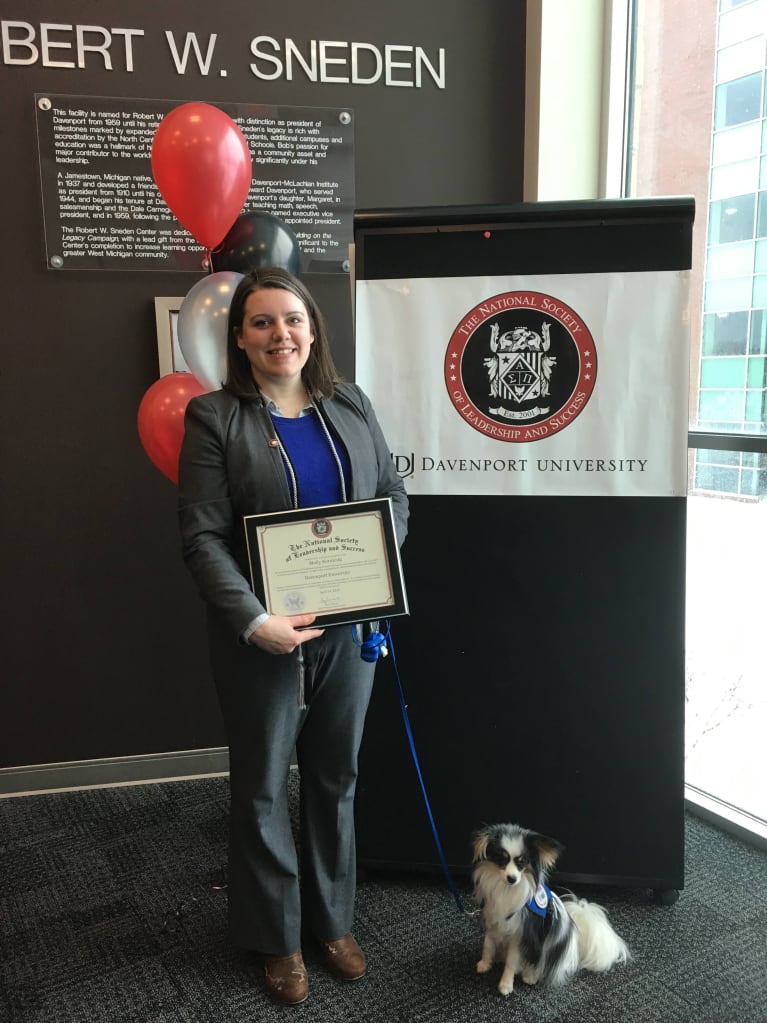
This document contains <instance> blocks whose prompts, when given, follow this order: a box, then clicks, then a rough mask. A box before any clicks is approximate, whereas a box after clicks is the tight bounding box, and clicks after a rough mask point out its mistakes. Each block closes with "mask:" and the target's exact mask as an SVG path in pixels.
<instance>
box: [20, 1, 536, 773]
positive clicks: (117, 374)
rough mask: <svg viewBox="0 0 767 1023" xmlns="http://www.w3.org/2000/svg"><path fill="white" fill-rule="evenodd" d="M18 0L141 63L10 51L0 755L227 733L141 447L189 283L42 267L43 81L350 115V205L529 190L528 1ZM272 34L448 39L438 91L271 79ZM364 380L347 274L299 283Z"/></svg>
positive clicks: (54, 756) (143, 746)
mask: <svg viewBox="0 0 767 1023" xmlns="http://www.w3.org/2000/svg"><path fill="white" fill-rule="evenodd" d="M372 8H373V5H368V4H361V3H359V2H355V0H329V2H326V3H324V4H312V3H305V2H300V3H294V4H285V3H283V2H280V3H277V2H270V0H266V2H262V3H260V4H258V5H247V4H241V3H237V2H235V0H220V2H218V3H215V4H197V5H192V4H189V3H186V2H184V3H181V2H178V0H166V2H164V3H162V4H157V3H150V2H147V0H136V2H135V3H133V4H131V5H129V6H128V7H126V6H125V5H124V4H118V3H117V2H115V0H99V2H83V0H78V2H77V3H75V2H74V0H57V2H56V3H55V4H54V3H53V2H48V3H41V2H29V0H25V2H23V3H22V2H21V0H14V2H12V3H10V4H6V5H4V9H3V12H2V18H3V19H4V20H7V21H24V22H29V23H31V24H33V25H34V26H38V25H39V24H40V23H41V22H54V23H56V24H80V25H87V24H90V25H101V26H104V27H106V28H110V27H112V26H119V27H122V28H141V29H144V30H145V33H146V34H145V36H144V38H143V39H142V40H140V43H137V44H136V63H135V70H134V71H133V72H132V73H130V72H128V71H126V70H125V68H124V63H123V62H121V61H118V60H116V61H115V64H114V70H112V71H107V70H105V69H104V68H103V67H101V68H99V64H98V62H97V61H96V60H94V61H93V62H92V63H89V64H88V66H87V67H86V68H84V69H60V68H44V67H42V66H40V65H39V64H36V65H32V66H28V67H24V66H10V65H7V64H5V63H3V64H2V65H0V94H1V95H2V96H3V113H2V116H1V117H0V153H1V154H2V156H0V182H1V187H2V204H3V245H2V248H1V250H0V266H1V267H2V284H1V285H0V287H2V305H0V308H1V309H2V315H3V330H2V341H0V345H2V360H1V361H0V465H2V504H1V506H0V550H1V551H2V582H3V590H4V598H5V599H4V601H3V611H2V614H1V615H0V665H1V666H2V667H1V668H0V670H1V671H2V685H1V686H0V767H5V766H17V765H24V764H36V763H51V762H55V761H67V760H79V759H90V758H100V757H108V756H125V755H132V754H142V753H152V752H164V751H172V750H181V749H199V748H205V747H211V746H220V745H223V744H224V741H225V740H224V735H223V732H222V728H221V725H220V722H219V719H218V712H217V709H216V705H215V699H214V696H213V692H212V687H211V685H210V683H209V680H208V675H207V654H206V648H205V642H204V634H203V614H202V607H201V604H200V602H199V600H198V598H197V596H196V593H195V592H194V590H193V587H192V584H191V582H190V580H189V578H188V577H187V575H186V572H185V569H184V568H183V565H182V563H181V560H180V557H179V545H178V539H177V535H176V522H175V488H174V487H173V485H172V484H171V483H170V482H169V481H168V480H166V479H165V477H164V476H162V475H161V474H160V473H159V472H158V471H157V470H156V469H155V468H154V467H153V466H152V464H151V463H150V462H149V460H148V458H147V456H146V455H145V453H144V451H143V449H142V448H141V445H140V443H139V439H138V435H137V431H136V413H137V409H138V405H139V402H140V400H141V398H142V396H143V394H144V393H145V391H146V390H147V388H148V387H149V386H150V385H151V383H152V382H153V381H154V380H155V379H156V377H157V373H158V368H157V346H156V335H155V326H154V309H153V297H154V296H155V295H183V294H186V292H187V291H188V290H189V289H190V288H191V287H192V285H193V284H194V283H195V282H196V280H198V279H199V277H198V276H197V275H195V274H190V273H170V272H151V271H149V272H130V271H54V270H48V269H46V260H45V249H44V237H43V223H42V214H41V201H40V185H39V174H38V163H37V148H36V147H37V139H36V131H35V117H34V105H33V94H34V93H35V92H43V91H48V92H51V93H54V94H57V95H63V94H73V95H84V96H94V97H99V96H118V97H146V98H152V99H170V100H178V101H179V103H181V102H186V101H189V100H203V101H208V102H214V103H215V102H216V101H220V102H225V101H228V102H252V103H266V104H278V105H285V106H290V105H313V106H323V107H342V106H348V107H350V108H352V109H353V110H354V112H355V123H356V132H355V153H356V199H357V206H358V207H361V208H366V207H386V206H420V205H446V204H451V203H458V204H467V203H501V202H512V201H519V200H520V199H521V198H522V139H523V109H524V35H525V25H524V9H525V4H524V2H523V0H484V2H483V3H482V4H477V3H476V2H475V0H449V2H445V0H420V2H419V3H413V2H412V0H388V2H387V3H384V4H380V5H378V6H377V8H375V9H372ZM165 29H172V30H174V31H175V32H177V33H184V32H186V31H196V32H197V33H198V34H207V33H209V32H217V33H218V34H219V42H218V48H219V49H218V52H220V53H221V54H222V56H224V57H225V58H226V59H225V64H226V66H227V68H228V76H227V77H226V78H220V77H214V76H209V77H207V78H204V77H202V76H200V74H199V73H197V72H194V71H187V73H186V74H185V75H184V76H179V75H178V74H177V73H176V71H175V68H174V66H173V63H172V61H171V59H170V56H169V53H168V51H167V47H166V44H165V41H164V35H163V33H164V30H165ZM258 34H268V35H272V36H275V37H277V38H280V39H282V38H284V37H285V36H290V37H292V38H294V39H295V40H296V41H297V42H298V43H299V44H301V43H303V42H306V41H307V40H310V39H330V40H346V41H364V42H370V43H373V44H375V45H377V46H381V47H382V46H383V44H384V43H395V44H403V43H404V44H418V45H422V46H423V47H424V48H425V49H426V50H427V52H430V53H431V52H434V51H436V49H437V48H438V47H440V46H442V47H444V48H445V50H446V54H447V57H446V60H447V87H446V88H445V89H444V90H439V89H437V88H435V87H434V86H433V85H431V86H430V85H429V84H428V83H427V84H426V85H425V87H424V88H422V89H412V88H392V87H389V88H387V87H385V86H384V85H381V84H377V85H374V86H368V87H365V86H356V87H355V86H350V85H332V84H324V85H323V84H313V83H309V82H307V81H306V80H296V81H294V82H286V81H284V80H278V81H275V82H262V81H259V80H258V79H256V78H254V77H253V76H252V74H251V73H250V71H249V68H248V65H249V62H250V54H249V50H248V45H249V41H250V39H251V38H252V37H253V36H255V35H258ZM307 282H308V284H309V286H310V287H311V288H312V289H313V290H314V291H315V293H316V294H317V296H318V298H319V299H320V302H321V303H322V304H323V305H324V307H325V308H326V311H327V312H328V313H329V316H330V319H331V322H332V324H333V327H334V331H335V335H336V339H337V345H338V353H339V363H340V366H341V368H342V370H343V371H344V372H345V373H347V374H349V375H351V374H352V373H353V350H352V340H351V326H350V323H351V320H350V314H349V286H348V280H347V279H346V278H345V277H343V278H342V277H340V276H330V275H324V276H320V275H313V276H312V277H311V278H308V279H307Z"/></svg>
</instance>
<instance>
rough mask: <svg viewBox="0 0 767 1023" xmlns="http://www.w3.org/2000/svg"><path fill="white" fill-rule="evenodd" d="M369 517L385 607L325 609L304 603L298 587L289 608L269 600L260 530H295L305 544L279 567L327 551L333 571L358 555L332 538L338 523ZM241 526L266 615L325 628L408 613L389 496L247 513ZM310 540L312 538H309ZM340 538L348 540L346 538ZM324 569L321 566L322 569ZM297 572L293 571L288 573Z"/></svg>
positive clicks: (349, 544)
mask: <svg viewBox="0 0 767 1023" xmlns="http://www.w3.org/2000/svg"><path fill="white" fill-rule="evenodd" d="M370 514H374V515H378V516H379V522H380V527H381V547H380V549H379V550H377V551H376V552H375V555H376V556H380V557H381V558H382V559H383V562H384V567H385V571H386V574H387V581H388V588H389V599H387V600H386V601H384V602H383V603H369V604H367V603H364V602H363V603H360V604H348V603H347V604H343V603H342V604H339V605H338V606H331V607H329V608H328V610H327V611H323V610H322V608H321V607H319V606H316V605H315V604H314V603H312V602H311V601H309V602H308V603H306V602H305V601H304V599H303V594H302V592H301V590H300V589H296V601H295V604H294V606H293V607H287V608H285V607H281V608H280V607H277V605H276V603H275V601H274V600H273V599H272V596H271V595H272V594H273V593H274V591H275V589H276V585H275V584H274V581H273V580H270V571H269V566H265V565H264V563H263V545H262V543H261V542H260V538H259V532H261V533H263V531H264V530H266V529H269V528H270V527H281V526H286V527H291V526H292V527H298V528H299V532H300V535H301V536H302V537H304V540H303V544H304V546H303V547H302V548H301V549H299V548H295V549H294V548H291V553H290V554H289V555H288V557H287V558H285V559H284V561H283V564H285V563H287V561H288V560H289V559H290V558H291V557H292V558H296V559H298V558H300V557H301V556H304V555H306V556H308V555H314V556H316V557H317V558H320V559H322V558H324V556H325V554H326V553H327V554H328V555H329V556H331V557H335V560H336V565H334V566H333V567H336V568H337V562H338V560H339V559H344V558H345V557H346V558H351V557H353V556H356V553H357V551H358V550H360V548H357V547H356V546H355V544H354V541H353V540H352V541H351V542H347V543H344V542H343V541H342V539H341V538H339V537H338V536H337V535H336V534H337V529H336V527H337V525H338V524H343V520H344V519H351V518H353V517H359V516H369V515H370ZM243 525H244V528H245V540H246V544H247V551H248V563H249V565H250V581H251V588H252V590H253V592H254V593H255V595H256V596H257V597H258V598H259V600H260V601H261V603H262V604H263V605H264V607H265V608H266V610H267V611H268V613H269V614H287V615H290V614H315V615H316V618H315V620H314V623H313V625H312V628H327V627H329V626H332V625H345V624H356V623H358V622H369V621H381V620H382V619H387V618H394V617H397V616H399V615H407V614H409V613H410V612H409V607H408V600H407V590H406V588H405V579H404V575H403V572H402V561H401V559H400V552H399V545H398V543H397V533H396V529H395V525H394V510H393V507H392V501H391V498H390V497H376V498H372V499H370V500H365V501H348V502H346V503H344V504H323V505H315V506H313V507H310V508H291V509H289V510H287V511H278V512H264V513H260V514H255V515H245V516H243ZM328 525H329V530H328ZM303 526H305V527H306V530H305V531H304V530H302V529H301V527H303ZM294 532H295V531H293V532H291V535H294ZM310 536H311V537H313V539H309V537H310ZM343 539H344V540H348V538H343ZM294 547H295V545H294ZM309 564H313V563H309ZM298 567H300V562H298V561H297V563H296V569H297V568H298ZM322 567H323V568H324V566H322ZM315 568H316V566H315ZM296 569H292V571H295V570H296ZM299 585H300V584H299ZM310 585H311V584H310Z"/></svg>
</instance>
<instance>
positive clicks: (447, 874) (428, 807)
mask: <svg viewBox="0 0 767 1023" xmlns="http://www.w3.org/2000/svg"><path fill="white" fill-rule="evenodd" d="M386 642H387V644H388V646H389V649H390V650H391V660H392V667H393V668H394V676H395V678H396V680H397V691H398V693H399V703H400V708H401V710H402V720H403V721H404V723H405V732H406V734H407V738H408V742H409V743H410V753H411V755H412V757H413V763H414V764H415V770H416V774H417V775H418V783H419V785H420V786H421V793H422V795H423V801H424V804H425V806H426V813H427V814H428V815H429V821H430V822H431V830H432V834H433V835H434V844H435V845H436V847H437V853H438V854H439V859H440V863H441V864H442V872H443V873H444V875H445V880H446V881H447V886H448V888H449V889H450V893H451V895H452V896H453V901H454V902H455V904H456V906H457V907H458V912H459V913H465V910H464V908H463V903H462V902H461V896H460V895H459V894H458V889H457V888H456V886H455V882H454V881H453V878H452V875H451V873H450V868H449V867H448V865H447V860H446V859H445V854H444V852H443V851H442V843H441V842H440V840H439V834H438V832H437V825H436V824H435V822H434V814H433V813H432V812H431V804H430V803H429V797H428V795H427V794H426V785H425V784H424V780H423V774H422V773H421V765H420V763H419V761H418V754H417V753H416V749H415V740H414V738H413V730H412V728H411V727H410V717H409V715H408V712H407V704H406V703H405V694H404V692H403V689H402V682H401V681H400V677H399V668H398V666H397V658H396V656H395V653H394V643H393V642H392V638H391V622H389V621H387V623H386Z"/></svg>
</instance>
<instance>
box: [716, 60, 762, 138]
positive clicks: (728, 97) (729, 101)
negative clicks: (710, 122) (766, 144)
mask: <svg viewBox="0 0 767 1023" xmlns="http://www.w3.org/2000/svg"><path fill="white" fill-rule="evenodd" d="M762 78H763V74H762V72H761V71H759V72H757V73H756V74H753V75H746V76H745V77H744V78H735V79H734V80H733V81H731V82H726V83H725V84H724V85H718V86H717V87H716V106H715V110H714V127H715V128H717V129H718V128H728V127H730V126H731V125H733V124H743V122H744V121H753V120H755V119H756V118H757V117H759V115H760V113H761V107H762V102H761V101H762Z"/></svg>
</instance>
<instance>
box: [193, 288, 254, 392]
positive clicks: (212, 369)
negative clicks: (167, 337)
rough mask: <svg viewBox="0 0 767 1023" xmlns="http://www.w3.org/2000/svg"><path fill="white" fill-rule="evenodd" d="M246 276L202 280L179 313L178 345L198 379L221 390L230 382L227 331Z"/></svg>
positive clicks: (210, 389) (212, 388)
mask: <svg viewBox="0 0 767 1023" xmlns="http://www.w3.org/2000/svg"><path fill="white" fill-rule="evenodd" d="M243 276H244V275H243V274H240V273H235V272H234V271H233V270H221V271H220V272H218V273H213V274H209V275H208V276H207V277H203V279H202V280H201V281H198V282H197V283H196V284H195V285H194V287H193V288H192V290H191V291H190V292H189V294H188V295H187V296H186V298H185V299H184V301H183V302H182V303H181V308H180V309H179V311H178V324H177V327H178V345H179V348H180V349H181V354H182V355H183V356H184V361H185V362H186V364H187V366H188V367H189V369H190V371H191V373H192V374H193V375H194V376H195V377H196V379H197V380H198V381H199V382H200V383H201V384H202V386H203V387H206V388H207V389H208V390H209V391H217V390H218V389H219V387H221V384H222V383H223V382H224V380H225V379H226V329H227V325H228V322H229V306H230V305H231V304H232V295H233V294H234V292H235V289H236V287H237V285H238V284H239V282H240V281H241V280H242V278H243Z"/></svg>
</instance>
